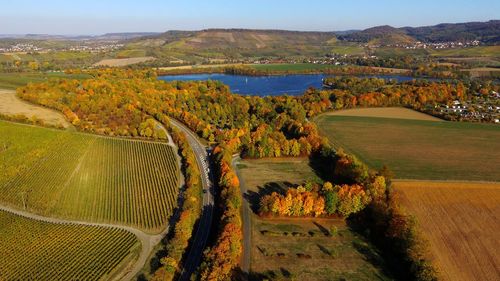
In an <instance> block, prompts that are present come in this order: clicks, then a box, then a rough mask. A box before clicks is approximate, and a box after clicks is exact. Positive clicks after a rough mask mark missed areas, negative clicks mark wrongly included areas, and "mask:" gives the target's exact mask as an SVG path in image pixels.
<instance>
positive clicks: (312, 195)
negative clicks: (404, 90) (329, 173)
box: [260, 182, 371, 217]
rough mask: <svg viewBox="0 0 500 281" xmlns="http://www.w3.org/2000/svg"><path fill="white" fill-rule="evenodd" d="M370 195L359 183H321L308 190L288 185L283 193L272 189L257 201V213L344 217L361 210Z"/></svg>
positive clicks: (368, 200)
mask: <svg viewBox="0 0 500 281" xmlns="http://www.w3.org/2000/svg"><path fill="white" fill-rule="evenodd" d="M370 200H371V198H370V196H369V195H368V193H367V192H366V191H365V189H364V188H363V187H362V186H361V185H357V184H354V185H347V184H344V185H335V186H333V185H332V184H331V183H330V182H325V183H324V184H323V187H322V188H321V189H319V187H318V186H315V187H314V188H313V189H312V190H310V191H308V190H306V189H305V188H304V187H302V186H298V187H297V188H289V189H288V190H287V192H286V194H284V195H281V194H278V193H276V192H273V193H272V194H270V195H265V196H263V197H262V198H261V201H260V214H261V215H269V214H272V215H279V216H293V217H299V216H315V217H318V216H323V215H336V214H337V215H341V216H343V217H348V216H349V215H350V214H352V213H357V212H359V211H361V210H362V209H363V208H364V207H365V206H366V205H367V204H368V203H369V202H370Z"/></svg>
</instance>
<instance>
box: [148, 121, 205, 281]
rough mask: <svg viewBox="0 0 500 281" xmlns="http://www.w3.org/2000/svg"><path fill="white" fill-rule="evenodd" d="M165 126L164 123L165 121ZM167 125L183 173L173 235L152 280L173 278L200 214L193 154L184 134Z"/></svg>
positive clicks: (198, 181) (196, 168)
mask: <svg viewBox="0 0 500 281" xmlns="http://www.w3.org/2000/svg"><path fill="white" fill-rule="evenodd" d="M165 125H166V126H168V124H165ZM168 128H169V132H170V135H171V136H172V139H173V141H174V142H175V143H176V144H177V146H178V148H179V154H180V155H181V156H182V158H181V159H182V167H181V168H182V171H183V174H184V189H183V190H182V193H181V194H182V196H181V198H182V200H181V202H180V205H179V209H180V212H179V217H178V220H177V222H176V223H175V226H173V230H174V232H173V235H172V236H171V237H170V239H169V240H168V243H167V244H166V245H165V246H164V248H163V250H164V251H165V253H166V255H165V256H162V257H161V258H160V262H161V266H160V267H159V268H158V269H156V271H155V272H154V275H153V276H152V278H151V280H155V281H160V280H162V281H164V280H174V277H175V276H176V274H179V273H180V270H181V269H182V265H181V261H182V259H183V256H184V255H185V251H186V250H187V247H188V244H189V240H190V239H191V237H192V235H193V230H194V226H195V223H196V221H197V220H198V219H199V217H200V214H201V196H202V186H201V178H200V177H201V174H200V170H199V167H198V164H197V163H196V156H195V155H194V152H193V150H192V149H191V146H190V145H189V142H188V140H187V138H186V136H185V135H184V133H182V132H181V131H179V130H178V129H177V128H174V127H172V126H168Z"/></svg>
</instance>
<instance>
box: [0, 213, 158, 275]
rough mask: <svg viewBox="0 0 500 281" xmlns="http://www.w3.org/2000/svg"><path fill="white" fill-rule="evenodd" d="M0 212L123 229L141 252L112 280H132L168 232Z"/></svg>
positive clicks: (54, 221)
mask: <svg viewBox="0 0 500 281" xmlns="http://www.w3.org/2000/svg"><path fill="white" fill-rule="evenodd" d="M0 211H5V212H8V213H11V214H15V215H19V216H22V217H25V218H28V219H32V220H36V221H43V222H48V223H55V224H78V225H86V226H100V227H107V228H117V229H123V230H126V231H128V232H131V233H133V234H134V235H135V236H136V237H137V239H138V240H139V242H140V243H141V252H140V253H139V257H138V258H137V261H136V262H135V263H134V266H133V268H131V269H127V270H126V272H123V273H122V274H117V275H116V276H115V277H114V278H113V280H132V279H133V278H134V277H135V275H136V274H137V273H138V272H139V271H140V270H141V269H142V267H143V266H144V264H145V263H146V261H147V259H148V258H149V254H150V253H151V251H152V250H153V248H154V247H155V245H156V244H158V243H159V242H160V240H161V239H162V238H163V237H164V236H165V235H166V234H167V232H168V227H167V228H166V229H165V230H164V231H163V232H161V233H159V234H155V235H150V234H146V233H144V232H142V231H140V230H138V229H135V228H133V227H128V226H122V225H115V224H107V223H92V222H85V221H73V220H64V219H58V218H53V217H44V216H41V215H36V214H32V213H29V212H26V211H21V210H17V209H14V208H11V207H7V206H2V205H0Z"/></svg>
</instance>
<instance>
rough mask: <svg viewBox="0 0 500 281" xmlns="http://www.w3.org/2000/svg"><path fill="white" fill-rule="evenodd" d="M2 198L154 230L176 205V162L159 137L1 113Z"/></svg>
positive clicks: (45, 212) (48, 212) (30, 207)
mask: <svg viewBox="0 0 500 281" xmlns="http://www.w3.org/2000/svg"><path fill="white" fill-rule="evenodd" d="M0 135H2V136H3V137H2V138H1V139H0V152H1V153H0V155H1V158H0V167H1V168H2V171H4V172H3V173H2V175H0V201H1V202H3V203H5V204H8V205H10V206H13V207H16V208H23V209H26V210H28V211H30V212H34V213H39V214H43V215H46V216H56V217H60V218H68V219H74V220H85V221H91V222H106V223H116V224H122V225H128V226H132V227H136V228H139V229H141V230H144V231H147V232H159V231H161V230H162V229H164V228H165V227H166V225H167V223H168V218H169V216H170V215H171V214H172V211H173V209H174V208H175V207H176V202H177V194H178V186H179V173H180V171H179V167H178V164H177V160H176V157H177V156H176V155H175V152H174V150H173V148H172V147H171V146H169V145H167V144H164V143H156V142H146V141H134V140H125V139H116V138H105V137H98V136H92V135H84V134H79V133H72V132H64V131H55V130H49V129H45V128H37V127H31V126H24V125H17V124H12V123H8V122H3V121H0Z"/></svg>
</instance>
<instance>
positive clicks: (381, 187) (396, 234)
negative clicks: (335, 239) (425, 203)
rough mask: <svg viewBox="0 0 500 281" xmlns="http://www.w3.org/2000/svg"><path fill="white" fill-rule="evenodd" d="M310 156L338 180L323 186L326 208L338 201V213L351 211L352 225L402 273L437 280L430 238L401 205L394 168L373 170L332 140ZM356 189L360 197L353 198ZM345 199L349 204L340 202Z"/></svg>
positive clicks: (331, 209) (328, 176) (403, 277)
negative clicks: (334, 145) (334, 146)
mask: <svg viewBox="0 0 500 281" xmlns="http://www.w3.org/2000/svg"><path fill="white" fill-rule="evenodd" d="M312 161H313V162H314V163H315V164H314V165H316V166H318V167H321V170H320V171H319V172H320V173H321V174H322V175H323V178H325V179H328V180H333V181H334V182H336V183H337V184H340V187H337V188H335V187H334V188H333V189H331V185H329V184H328V183H326V184H325V185H324V186H323V188H322V190H323V191H322V192H323V195H324V197H325V209H326V212H327V213H329V214H330V213H333V212H335V207H336V211H337V212H338V213H339V214H343V215H344V216H348V217H347V221H348V223H349V224H350V225H351V226H352V227H353V229H356V230H357V231H359V232H360V233H362V234H363V235H366V236H367V238H369V239H370V240H371V241H373V242H374V244H375V245H377V246H378V247H379V249H380V250H381V252H382V254H383V256H384V259H385V260H386V261H387V263H388V265H389V266H390V268H391V269H392V271H393V272H394V273H395V277H397V278H398V279H400V280H415V281H417V280H418V281H436V280H437V271H436V269H435V267H434V266H433V265H432V263H431V262H430V261H429V260H428V248H427V244H426V242H425V240H423V238H422V236H421V235H420V234H419V232H418V231H417V227H416V223H415V220H414V218H413V217H412V216H410V215H409V214H407V213H406V212H405V211H404V210H403V209H401V208H400V206H399V204H400V203H399V201H400V200H399V197H398V196H397V193H396V192H395V191H394V190H393V189H392V187H391V179H392V177H393V174H392V173H391V172H390V171H389V170H388V169H387V168H386V167H384V168H382V169H381V170H380V171H373V170H370V169H368V168H367V166H366V165H365V164H364V163H362V162H361V161H359V160H358V159H356V157H355V156H352V155H349V154H346V153H344V152H342V151H335V150H333V149H332V148H330V147H328V146H324V147H323V148H322V149H321V151H318V152H315V153H313V155H312ZM332 191H333V194H332V193H331V192H332ZM361 191H362V192H361ZM335 193H336V194H335ZM358 195H360V196H361V198H360V199H354V197H356V196H358ZM346 197H347V198H350V200H349V199H348V200H346ZM364 200H365V201H364ZM342 201H345V202H347V204H345V205H344V206H342V204H341V203H340V202H342ZM359 202H368V203H367V204H366V205H363V204H360V203H359ZM358 206H362V207H361V208H359V207H358ZM346 210H350V211H352V212H350V213H349V212H345V211H346Z"/></svg>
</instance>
